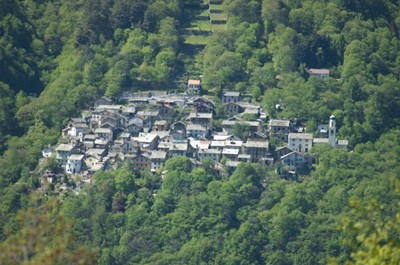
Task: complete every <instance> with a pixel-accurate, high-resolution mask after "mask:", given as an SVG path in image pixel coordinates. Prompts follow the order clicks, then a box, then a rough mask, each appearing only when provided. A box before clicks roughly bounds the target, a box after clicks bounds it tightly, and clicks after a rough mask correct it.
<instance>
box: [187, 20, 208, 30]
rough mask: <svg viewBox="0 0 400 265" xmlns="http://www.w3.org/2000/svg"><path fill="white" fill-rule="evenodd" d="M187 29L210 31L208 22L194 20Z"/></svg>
mask: <svg viewBox="0 0 400 265" xmlns="http://www.w3.org/2000/svg"><path fill="white" fill-rule="evenodd" d="M189 29H197V30H211V23H210V21H208V20H194V21H192V23H190V28H189Z"/></svg>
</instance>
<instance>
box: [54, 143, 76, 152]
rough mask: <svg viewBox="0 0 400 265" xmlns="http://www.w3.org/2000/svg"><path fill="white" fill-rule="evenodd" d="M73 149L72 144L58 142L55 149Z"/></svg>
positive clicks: (67, 150) (66, 150)
mask: <svg viewBox="0 0 400 265" xmlns="http://www.w3.org/2000/svg"><path fill="white" fill-rule="evenodd" d="M72 149H73V146H72V145H70V144H60V145H59V146H57V148H56V151H65V152H69V151H71V150H72Z"/></svg>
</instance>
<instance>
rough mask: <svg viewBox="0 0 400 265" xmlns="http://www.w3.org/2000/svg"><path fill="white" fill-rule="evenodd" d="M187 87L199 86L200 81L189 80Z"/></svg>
mask: <svg viewBox="0 0 400 265" xmlns="http://www.w3.org/2000/svg"><path fill="white" fill-rule="evenodd" d="M188 85H201V81H200V80H195V79H189V81H188Z"/></svg>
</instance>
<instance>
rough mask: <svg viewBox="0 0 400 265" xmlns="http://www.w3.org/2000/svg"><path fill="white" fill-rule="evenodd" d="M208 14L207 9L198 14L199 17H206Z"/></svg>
mask: <svg viewBox="0 0 400 265" xmlns="http://www.w3.org/2000/svg"><path fill="white" fill-rule="evenodd" d="M209 14H210V11H209V10H208V9H204V10H203V11H201V13H200V14H199V16H204V17H206V16H208V15H209Z"/></svg>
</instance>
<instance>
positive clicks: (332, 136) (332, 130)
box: [328, 115, 336, 147]
mask: <svg viewBox="0 0 400 265" xmlns="http://www.w3.org/2000/svg"><path fill="white" fill-rule="evenodd" d="M328 132H329V144H330V145H331V146H333V147H335V146H336V118H335V116H333V115H331V116H330V117H329V128H328Z"/></svg>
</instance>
